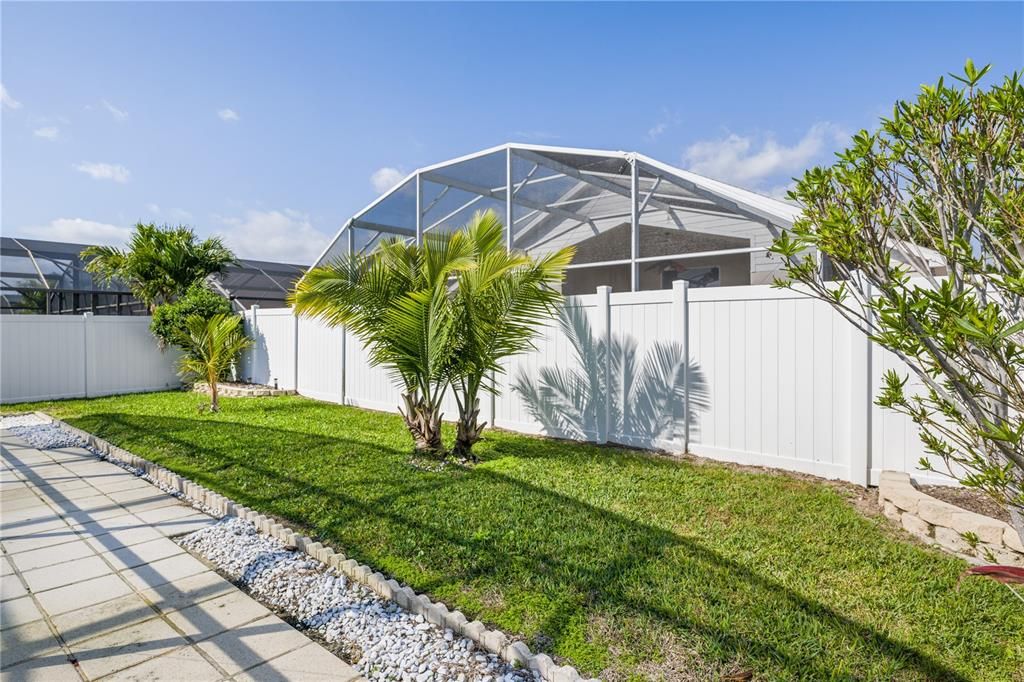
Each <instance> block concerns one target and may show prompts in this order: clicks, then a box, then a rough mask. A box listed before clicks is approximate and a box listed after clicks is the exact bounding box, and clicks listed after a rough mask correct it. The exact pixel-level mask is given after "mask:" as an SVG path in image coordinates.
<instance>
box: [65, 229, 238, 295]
mask: <svg viewBox="0 0 1024 682" xmlns="http://www.w3.org/2000/svg"><path fill="white" fill-rule="evenodd" d="M81 255H82V258H83V259H85V260H86V261H87V262H86V266H85V269H86V270H88V271H89V272H90V273H92V274H93V275H94V276H95V277H96V278H97V279H98V280H99V281H101V282H109V281H111V280H114V279H119V280H121V281H122V282H124V283H125V284H127V285H128V288H129V289H131V291H132V293H133V294H134V295H135V297H136V298H138V299H139V300H140V301H142V302H143V303H145V304H146V305H147V306H149V308H150V310H151V311H152V310H153V309H154V308H155V307H156V305H157V304H158V303H166V302H167V301H171V300H173V299H174V298H175V297H177V296H179V295H180V294H182V293H183V292H184V291H185V290H187V289H188V288H189V287H190V286H191V285H192V284H195V283H196V282H198V281H200V280H203V279H205V278H206V277H207V276H208V275H211V274H214V273H217V272H221V271H223V270H224V268H225V267H226V266H228V265H230V264H232V263H235V262H236V259H235V255H234V254H233V253H232V252H231V250H230V249H228V248H227V247H226V246H225V245H224V242H223V241H221V239H220V238H219V237H210V238H209V239H204V240H202V241H199V239H198V238H197V237H196V234H195V232H194V231H193V230H192V229H191V228H188V227H173V228H172V227H167V226H164V227H157V226H156V225H154V224H152V223H150V224H149V225H144V224H143V223H138V224H136V225H135V231H134V232H133V233H132V236H131V239H130V240H129V241H128V248H126V249H119V248H116V247H113V246H90V247H88V248H86V249H84V250H83V251H82V254H81Z"/></svg>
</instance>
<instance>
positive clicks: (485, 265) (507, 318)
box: [448, 211, 575, 461]
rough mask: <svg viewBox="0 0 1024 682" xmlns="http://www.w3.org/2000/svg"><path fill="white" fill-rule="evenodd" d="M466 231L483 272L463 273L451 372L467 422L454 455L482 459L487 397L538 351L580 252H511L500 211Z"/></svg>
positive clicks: (460, 426) (462, 421) (483, 215)
mask: <svg viewBox="0 0 1024 682" xmlns="http://www.w3.org/2000/svg"><path fill="white" fill-rule="evenodd" d="M462 229H463V231H464V232H465V234H466V236H467V238H468V239H469V242H470V244H472V248H473V260H474V263H475V267H472V268H468V269H466V270H463V271H461V272H459V274H458V276H457V286H456V289H455V292H456V293H455V310H456V313H457V316H458V317H457V320H456V327H457V329H458V335H457V337H456V349H455V351H454V352H453V353H452V355H451V361H450V365H449V369H448V373H449V380H450V381H451V385H452V390H453V392H454V394H455V401H456V403H457V404H458V406H459V420H458V422H457V424H456V435H455V447H454V448H453V451H452V454H454V455H455V456H456V457H459V458H461V459H470V460H474V461H475V460H476V457H475V456H474V455H473V445H474V444H475V443H476V442H477V441H478V440H480V435H481V433H482V432H483V430H484V428H485V427H486V425H487V424H486V423H481V422H480V421H479V417H480V393H481V391H483V392H487V393H496V392H497V388H496V387H495V386H494V384H493V382H492V381H489V380H488V379H489V377H492V376H493V375H494V374H495V373H501V372H503V371H504V370H503V368H502V366H501V361H502V360H503V359H505V358H507V357H510V356H513V355H517V354H519V353H522V352H525V351H527V350H529V349H531V348H533V340H534V338H535V337H536V336H537V333H538V332H539V331H540V328H541V327H542V326H543V324H544V322H545V321H546V320H547V319H550V318H552V317H554V315H555V314H556V313H557V310H558V307H559V304H560V303H561V301H562V295H561V292H560V290H559V285H560V284H561V282H562V280H563V279H564V278H565V269H566V268H567V267H568V265H569V264H570V263H571V262H572V257H573V255H574V253H575V248H574V247H571V246H569V247H565V248H563V249H559V250H557V251H554V252H552V253H549V254H547V255H546V256H543V257H540V258H534V257H531V256H528V255H527V254H525V253H522V252H516V251H509V250H508V249H507V248H506V246H505V227H504V225H503V224H502V222H501V220H500V219H499V218H498V216H497V214H496V213H495V212H494V211H484V212H478V213H476V214H475V215H474V216H473V219H472V220H471V221H470V222H469V223H468V224H467V225H466V226H465V227H464V228H462Z"/></svg>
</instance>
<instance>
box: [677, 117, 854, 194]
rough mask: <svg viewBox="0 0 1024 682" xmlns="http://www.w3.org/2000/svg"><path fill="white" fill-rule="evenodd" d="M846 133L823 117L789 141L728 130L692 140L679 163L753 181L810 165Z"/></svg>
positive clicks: (720, 177) (712, 174)
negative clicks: (714, 137)
mask: <svg viewBox="0 0 1024 682" xmlns="http://www.w3.org/2000/svg"><path fill="white" fill-rule="evenodd" d="M845 138H846V134H845V133H844V132H843V131H842V129H841V128H840V127H839V126H837V125H836V124H834V123H829V122H827V121H823V122H819V123H815V124H814V125H812V126H811V127H810V128H809V129H808V130H807V132H806V133H804V135H803V137H801V138H800V139H799V140H797V142H796V143H794V144H793V145H790V146H787V145H785V144H781V143H779V141H778V140H776V139H775V136H774V135H772V134H766V135H762V136H759V137H754V136H742V135H737V134H735V133H730V134H729V135H727V136H726V137H724V138H721V139H718V140H702V141H700V142H696V143H694V144H692V145H690V146H689V147H687V149H686V151H685V152H684V153H683V163H684V165H685V167H686V168H688V169H689V170H691V171H693V172H694V173H700V174H701V175H706V176H708V177H711V178H715V179H717V180H723V181H726V182H735V183H740V184H757V183H759V182H761V181H763V180H767V179H769V178H778V177H779V176H782V175H786V174H794V173H799V172H801V171H803V170H804V169H806V168H807V167H808V166H810V165H812V164H813V163H814V162H815V161H816V160H818V159H820V158H821V156H822V155H823V154H824V153H825V152H827V151H829V149H830V148H831V147H832V146H833V145H834V146H835V147H837V148H838V147H839V146H840V145H841V143H842V142H843V141H844V140H845Z"/></svg>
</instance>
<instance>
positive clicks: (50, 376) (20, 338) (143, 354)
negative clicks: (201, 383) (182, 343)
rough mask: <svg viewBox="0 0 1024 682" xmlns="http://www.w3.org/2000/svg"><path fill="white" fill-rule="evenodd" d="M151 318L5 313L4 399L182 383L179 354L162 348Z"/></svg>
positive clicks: (0, 331)
mask: <svg viewBox="0 0 1024 682" xmlns="http://www.w3.org/2000/svg"><path fill="white" fill-rule="evenodd" d="M149 323H150V318H149V317H95V316H93V315H91V314H88V313H87V314H85V315H82V316H77V315H76V316H71V315H5V316H3V318H2V319H0V401H2V402H3V403H5V404H9V403H14V402H23V401H31V400H54V399H60V398H81V397H93V396H103V395H113V394H118V393H136V392H143V391H159V390H165V389H170V388H176V387H178V386H180V381H179V379H178V375H177V372H176V365H177V360H178V353H177V351H175V350H173V349H167V350H161V349H160V348H159V347H158V346H157V341H156V339H155V338H153V335H152V334H150V332H149Z"/></svg>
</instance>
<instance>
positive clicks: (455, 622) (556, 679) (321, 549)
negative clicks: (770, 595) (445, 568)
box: [34, 412, 597, 682]
mask: <svg viewBox="0 0 1024 682" xmlns="http://www.w3.org/2000/svg"><path fill="white" fill-rule="evenodd" d="M34 414H36V415H38V416H39V417H41V418H43V419H47V420H49V421H50V422H51V423H52V424H54V425H56V426H58V427H60V428H61V429H64V430H65V431H68V432H69V433H72V434H74V435H76V436H78V437H79V438H81V439H83V440H84V441H86V442H87V443H88V444H89V446H90V447H92V448H95V449H96V450H99V451H100V452H102V453H103V454H104V455H106V456H107V457H110V458H111V459H116V460H118V461H120V462H123V463H125V464H127V465H129V466H132V467H135V468H136V469H141V470H142V471H143V472H145V473H146V474H148V475H149V476H150V477H151V478H152V479H153V480H154V481H156V482H157V483H163V484H164V485H167V486H169V487H170V488H172V489H174V490H177V491H178V492H179V493H182V494H183V495H185V497H187V498H188V499H189V500H190V501H192V502H196V503H199V504H201V505H205V506H206V507H207V508H209V509H211V510H213V512H214V513H216V514H220V515H221V516H235V517H238V518H240V519H244V520H246V521H249V522H250V523H252V524H253V525H254V526H256V528H257V530H259V531H260V532H261V533H263V534H264V535H269V536H271V537H275V538H277V539H278V540H280V541H281V542H284V543H285V544H289V545H293V546H295V547H296V548H297V549H298V551H300V552H303V553H305V554H307V555H309V556H311V557H313V558H314V559H316V560H317V561H321V562H323V563H324V564H326V565H327V566H331V567H333V568H335V569H336V570H338V571H339V572H341V573H344V574H345V575H346V576H348V577H349V578H350V579H352V580H355V581H356V582H358V583H361V584H362V585H365V586H366V587H367V588H369V589H370V590H372V591H373V592H375V593H376V594H378V595H379V596H381V597H383V598H384V599H389V600H391V601H393V602H395V603H396V604H398V605H399V606H401V607H402V608H404V609H405V610H407V611H409V612H411V613H413V614H414V615H420V616H423V617H424V618H425V619H426V620H427V621H429V622H430V623H433V624H434V625H438V626H440V627H443V628H450V629H451V630H452V631H454V632H458V633H460V634H461V635H463V636H465V637H468V638H469V639H471V640H472V641H473V642H475V643H476V644H477V645H478V646H481V647H483V648H484V649H486V650H487V651H489V652H491V653H493V654H496V655H498V656H500V657H501V658H502V659H504V660H505V661H507V662H508V663H511V664H513V665H518V666H521V667H524V668H529V669H530V670H535V671H537V672H538V673H540V676H541V677H542V678H544V679H545V680H547V681H548V682H597V680H596V678H592V679H589V680H588V679H586V678H583V676H581V675H580V674H579V671H578V670H576V668H574V667H572V666H569V665H563V666H559V665H555V662H554V661H553V660H552V659H551V657H550V656H548V655H547V654H535V653H532V652H531V651H530V648H529V647H528V646H527V645H526V643H525V642H522V641H512V640H511V639H510V638H509V637H508V635H506V634H505V633H504V632H502V631H501V630H488V629H487V626H485V625H484V624H483V623H481V622H480V621H478V620H474V621H470V620H468V619H467V618H466V616H465V615H464V614H463V613H462V612H461V611H450V610H449V609H448V607H447V606H446V605H445V604H443V603H441V602H432V601H431V600H430V597H428V596H427V595H425V594H418V593H416V592H415V591H414V590H413V589H412V588H411V587H409V586H408V585H402V584H401V583H399V582H398V581H396V580H395V579H393V578H388V577H387V576H385V575H384V574H383V573H380V572H376V571H374V570H373V569H372V568H370V567H369V566H367V565H365V564H360V563H359V562H357V561H356V560H355V559H349V558H347V557H346V556H345V555H344V554H343V553H341V552H336V551H335V550H334V549H333V548H331V547H325V546H323V545H322V544H321V543H319V542H315V541H314V540H313V539H312V538H310V537H309V536H307V535H299V534H298V533H296V532H295V531H293V530H292V529H291V528H289V527H287V526H285V525H284V524H283V523H281V522H280V521H279V520H277V519H275V518H274V517H272V516H267V515H265V514H260V513H259V512H257V511H256V510H255V509H250V508H248V507H245V506H242V505H240V504H238V503H236V502H234V501H233V500H230V499H228V498H227V497H225V496H223V495H221V494H219V493H215V492H213V491H212V490H210V489H208V488H205V487H203V486H201V485H198V484H196V483H193V482H192V481H190V480H188V479H187V478H185V477H183V476H179V475H178V474H176V473H174V472H173V471H171V470H169V469H165V468H164V467H162V466H160V465H159V464H154V463H153V462H150V461H149V460H147V459H143V458H142V457H138V456H137V455H133V454H132V453H131V452H129V451H127V450H125V449H124V448H119V447H117V446H116V445H114V444H112V443H109V442H107V441H106V440H104V439H102V438H98V437H96V436H94V435H93V434H91V433H89V432H88V431H83V430H82V429H79V428H77V427H74V426H71V425H70V424H68V423H67V422H64V421H61V420H60V419H57V418H55V417H52V416H50V415H48V414H46V413H45V412H35V413H34Z"/></svg>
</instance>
